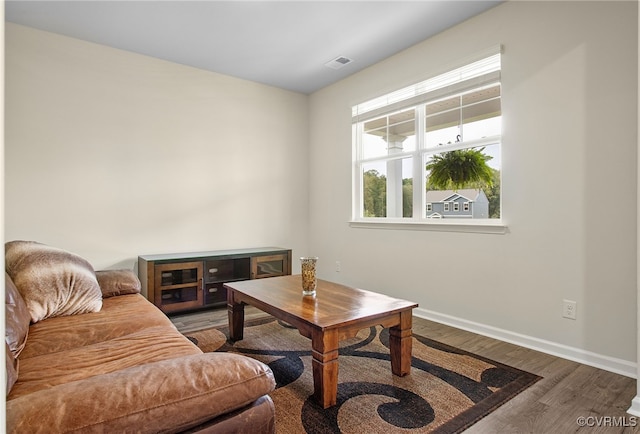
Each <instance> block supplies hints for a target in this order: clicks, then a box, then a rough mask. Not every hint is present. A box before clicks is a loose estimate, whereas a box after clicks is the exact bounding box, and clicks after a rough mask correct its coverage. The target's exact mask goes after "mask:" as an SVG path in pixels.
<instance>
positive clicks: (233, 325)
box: [227, 289, 244, 341]
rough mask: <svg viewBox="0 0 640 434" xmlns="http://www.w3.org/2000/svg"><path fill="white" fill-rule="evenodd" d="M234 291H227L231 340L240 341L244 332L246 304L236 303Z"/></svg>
mask: <svg viewBox="0 0 640 434" xmlns="http://www.w3.org/2000/svg"><path fill="white" fill-rule="evenodd" d="M233 294H234V293H233V291H232V290H231V289H227V314H228V316H229V339H231V340H232V341H240V340H242V338H243V334H244V333H243V332H244V303H236V302H235V300H234V298H233Z"/></svg>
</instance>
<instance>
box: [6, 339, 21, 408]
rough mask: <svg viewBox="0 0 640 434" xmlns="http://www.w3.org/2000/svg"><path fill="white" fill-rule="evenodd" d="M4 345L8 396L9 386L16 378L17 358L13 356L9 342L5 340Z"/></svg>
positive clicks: (10, 386) (11, 385)
mask: <svg viewBox="0 0 640 434" xmlns="http://www.w3.org/2000/svg"><path fill="white" fill-rule="evenodd" d="M5 346H6V348H5V353H4V358H5V361H6V364H7V366H6V368H7V396H9V392H11V388H12V387H13V385H14V384H15V383H16V381H17V380H18V360H17V359H16V358H15V357H14V356H13V353H12V352H11V350H10V349H9V344H7V343H6V342H5Z"/></svg>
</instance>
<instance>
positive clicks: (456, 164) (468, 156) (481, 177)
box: [426, 148, 493, 190]
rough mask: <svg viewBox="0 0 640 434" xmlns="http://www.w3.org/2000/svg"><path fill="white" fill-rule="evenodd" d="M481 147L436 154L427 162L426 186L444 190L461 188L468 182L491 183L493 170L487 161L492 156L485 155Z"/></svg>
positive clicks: (490, 184)
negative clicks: (428, 172) (427, 177)
mask: <svg viewBox="0 0 640 434" xmlns="http://www.w3.org/2000/svg"><path fill="white" fill-rule="evenodd" d="M482 151H484V148H481V149H460V150H456V151H449V152H443V153H441V154H436V155H434V156H433V157H432V158H431V161H429V162H428V163H427V166H426V169H427V170H429V171H430V172H431V174H430V175H429V179H428V181H427V183H428V186H430V187H433V188H436V189H441V190H446V189H449V188H451V187H453V188H454V189H459V188H463V187H464V186H465V185H467V184H470V183H482V184H484V185H486V186H488V187H491V186H492V185H493V172H492V170H491V168H490V167H489V166H488V165H487V161H489V160H491V159H492V158H493V157H491V156H489V155H485V154H484V153H483V152H482Z"/></svg>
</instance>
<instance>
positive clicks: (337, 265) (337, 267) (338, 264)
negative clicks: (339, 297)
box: [336, 261, 340, 273]
mask: <svg viewBox="0 0 640 434" xmlns="http://www.w3.org/2000/svg"><path fill="white" fill-rule="evenodd" d="M339 272H340V261H336V273H339Z"/></svg>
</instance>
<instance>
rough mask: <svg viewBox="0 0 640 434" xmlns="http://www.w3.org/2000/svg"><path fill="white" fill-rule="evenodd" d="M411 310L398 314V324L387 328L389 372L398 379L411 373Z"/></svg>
mask: <svg viewBox="0 0 640 434" xmlns="http://www.w3.org/2000/svg"><path fill="white" fill-rule="evenodd" d="M411 315H412V314H411V310H408V311H404V312H400V324H399V325H397V326H394V327H391V328H389V347H390V348H389V352H390V353H391V372H393V373H394V374H395V375H398V376H400V377H404V376H405V375H407V374H409V373H410V372H411V346H412V341H411V336H412V333H411Z"/></svg>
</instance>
